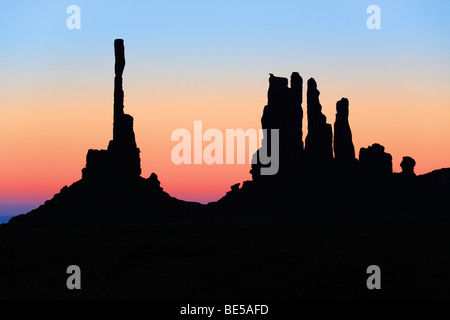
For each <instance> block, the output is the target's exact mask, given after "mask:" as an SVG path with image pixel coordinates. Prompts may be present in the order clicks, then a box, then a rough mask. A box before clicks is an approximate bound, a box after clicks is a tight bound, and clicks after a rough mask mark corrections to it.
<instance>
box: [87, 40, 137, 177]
mask: <svg viewBox="0 0 450 320" xmlns="http://www.w3.org/2000/svg"><path fill="white" fill-rule="evenodd" d="M114 53H115V59H116V62H115V68H114V69H115V77H114V124H113V139H112V140H111V141H110V142H109V145H108V149H107V150H93V149H90V150H89V151H88V153H87V156H86V167H85V168H84V169H83V170H82V177H83V178H84V179H87V178H102V179H104V178H106V177H139V176H140V174H141V160H140V158H139V152H140V151H139V148H137V146H136V139H135V136H134V131H133V117H132V116H130V115H128V114H125V113H124V111H123V109H124V105H123V96H124V94H123V89H122V81H123V80H122V74H123V70H124V68H125V49H124V46H123V40H122V39H116V40H115V41H114Z"/></svg>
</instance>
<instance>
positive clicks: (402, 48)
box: [0, 0, 450, 215]
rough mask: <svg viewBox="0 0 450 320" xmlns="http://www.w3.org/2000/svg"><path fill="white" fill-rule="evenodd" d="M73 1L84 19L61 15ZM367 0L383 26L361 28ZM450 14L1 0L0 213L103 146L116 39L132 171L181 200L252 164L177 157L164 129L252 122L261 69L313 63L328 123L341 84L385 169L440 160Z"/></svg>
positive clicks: (400, 5) (263, 86) (108, 133)
mask: <svg viewBox="0 0 450 320" xmlns="http://www.w3.org/2000/svg"><path fill="white" fill-rule="evenodd" d="M71 4H76V5H78V6H79V7H80V9H81V29H80V30H69V29H68V28H67V27H66V19H67V17H68V16H69V15H68V14H67V13H66V9H67V7H68V6H69V5H71ZM371 4H376V5H378V6H379V7H380V9H381V29H380V30H369V29H368V28H367V27H366V20H367V18H368V17H369V14H367V13H366V8H367V7H368V6H369V5H371ZM449 12H450V4H448V2H447V1H393V0H390V1H375V0H371V1H361V0H353V1H339V2H337V1H300V0H295V1H280V0H278V1H262V0H258V1H242V0H241V1H211V0H210V1H158V2H154V1H120V2H119V1H70V2H69V1H10V2H8V3H2V5H1V10H0V30H1V35H2V37H1V45H0V150H1V156H0V215H6V214H17V213H24V212H26V211H27V210H29V209H30V208H32V207H35V206H37V205H39V204H41V203H43V202H44V201H45V200H47V199H50V198H51V197H52V196H53V195H54V194H55V193H57V192H58V191H59V190H60V189H61V188H62V187H63V186H64V185H70V184H71V183H72V182H74V181H76V180H78V179H80V178H81V169H82V168H83V167H84V165H85V156H86V152H87V150H88V149H104V148H106V147H107V145H108V141H109V140H110V139H111V138H112V111H113V110H112V105H113V76H114V69H113V65H114V50H113V41H114V39H115V38H123V39H124V41H125V56H126V61H127V62H126V67H125V72H124V90H125V112H126V113H129V114H131V115H132V116H133V117H134V119H135V133H136V140H137V143H138V146H139V148H140V149H141V166H142V175H143V176H144V177H148V176H149V175H150V174H151V173H152V172H155V173H157V174H158V177H159V179H160V181H161V185H162V187H163V188H164V190H165V191H167V192H169V193H170V194H171V195H173V196H175V197H178V198H180V199H185V200H195V201H200V202H208V201H214V200H217V199H219V198H220V197H222V196H223V195H224V194H225V192H226V191H228V190H229V187H230V186H231V185H232V184H234V183H236V182H242V181H244V180H247V179H250V178H251V176H250V174H249V173H248V172H249V170H250V166H249V165H248V164H246V165H212V166H208V165H180V166H176V165H174V164H173V163H172V162H171V159H170V152H171V149H172V147H173V146H174V145H175V144H176V143H175V142H172V141H170V136H171V133H172V131H173V130H175V129H177V128H187V129H189V130H191V131H192V130H193V121H194V120H202V121H203V128H204V130H205V129H208V128H218V129H220V130H223V132H225V129H226V128H230V129H234V128H243V129H248V128H255V129H259V128H260V126H261V124H260V118H261V115H262V111H263V107H264V105H265V104H266V102H267V98H266V97H267V88H268V76H269V73H273V74H275V75H277V76H285V77H289V76H290V74H291V72H292V71H298V72H299V73H300V75H301V76H302V77H303V79H304V83H305V84H306V80H307V79H308V78H310V77H314V78H315V79H316V81H317V82H318V89H319V90H320V91H321V95H320V99H321V103H322V106H323V113H324V114H325V115H326V116H327V120H328V123H334V118H335V113H336V112H335V106H336V101H337V100H339V99H341V97H346V98H348V99H349V101H350V126H351V129H352V133H353V141H354V144H355V149H356V152H357V153H358V151H359V148H361V147H367V146H368V145H371V144H372V143H374V142H377V143H380V144H382V145H384V146H385V148H386V151H387V152H389V153H391V154H392V156H393V165H394V171H400V166H399V164H400V162H401V160H402V157H403V156H406V155H409V156H412V157H413V158H414V159H416V162H417V165H416V173H418V174H422V173H426V172H429V171H432V170H434V169H438V168H442V167H450V126H449V120H450V90H449V85H450V64H449V57H450V19H448V15H449ZM304 92H306V88H305V87H304ZM303 108H304V111H305V117H304V118H306V103H304V105H303ZM305 134H306V121H304V136H303V138H305Z"/></svg>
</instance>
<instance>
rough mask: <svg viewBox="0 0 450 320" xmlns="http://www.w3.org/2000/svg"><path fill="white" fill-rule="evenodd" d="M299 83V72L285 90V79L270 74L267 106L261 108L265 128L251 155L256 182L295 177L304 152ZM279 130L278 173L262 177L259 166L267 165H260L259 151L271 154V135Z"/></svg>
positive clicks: (252, 172) (300, 86)
mask: <svg viewBox="0 0 450 320" xmlns="http://www.w3.org/2000/svg"><path fill="white" fill-rule="evenodd" d="M302 84H303V80H302V78H301V77H300V75H299V74H298V72H293V73H292V75H291V87H290V88H289V87H288V79H287V78H281V77H276V76H274V75H273V74H270V77H269V90H268V93H267V100H268V101H267V105H266V106H265V107H264V111H263V115H262V118H261V125H262V128H263V129H266V130H267V131H265V134H264V137H263V143H262V148H267V149H268V150H263V149H261V150H258V151H257V152H256V153H255V155H254V156H253V159H254V161H252V162H253V164H252V169H251V171H250V173H251V174H252V178H253V180H255V181H258V180H259V181H260V180H261V179H262V178H263V179H264V180H278V181H285V182H286V181H289V180H292V179H293V178H294V177H297V178H298V175H299V172H300V171H299V170H300V166H299V163H300V161H301V153H302V150H303V140H302V119H303V110H302V100H303V95H302ZM272 129H278V130H279V159H280V160H279V170H278V173H277V174H276V175H275V176H261V167H264V166H268V165H269V164H266V165H265V164H263V163H261V159H260V156H259V154H260V152H261V151H262V150H263V151H264V154H267V155H271V152H272V150H271V140H270V139H271V132H270V130H272Z"/></svg>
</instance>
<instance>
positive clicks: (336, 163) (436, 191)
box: [8, 39, 450, 227]
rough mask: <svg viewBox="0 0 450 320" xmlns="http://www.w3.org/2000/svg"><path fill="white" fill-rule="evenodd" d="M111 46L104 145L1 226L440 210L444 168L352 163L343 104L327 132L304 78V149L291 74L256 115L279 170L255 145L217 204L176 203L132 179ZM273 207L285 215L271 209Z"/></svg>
mask: <svg viewBox="0 0 450 320" xmlns="http://www.w3.org/2000/svg"><path fill="white" fill-rule="evenodd" d="M114 49H115V50H114V51H115V59H116V61H115V78H114V126H113V139H112V140H111V141H110V142H109V145H108V148H107V149H106V150H92V149H91V150H89V151H88V153H87V156H86V167H85V168H84V169H83V170H82V179H81V180H79V181H77V182H75V183H73V184H72V185H71V186H70V187H67V186H65V187H63V188H62V189H61V191H60V193H58V194H56V195H55V196H54V197H53V199H51V200H49V201H46V202H45V203H44V204H43V205H41V206H40V207H39V208H37V209H35V210H32V211H31V212H29V213H28V214H26V215H20V216H17V217H14V218H12V219H11V220H10V222H9V223H8V227H54V226H66V227H74V226H83V225H110V224H136V223H147V222H157V221H177V220H178V219H183V218H189V219H190V218H204V217H213V216H215V215H220V214H224V215H229V216H233V215H238V216H239V215H260V214H274V213H275V214H277V213H283V212H290V213H292V212H295V213H302V212H311V211H326V212H335V211H340V210H354V211H356V212H358V211H361V210H365V211H370V210H393V209H394V210H397V209H400V210H423V209H430V208H435V209H436V210H445V209H447V208H448V200H447V198H448V197H447V194H448V192H449V190H450V187H449V181H450V179H449V176H450V173H449V172H450V169H442V170H440V171H436V172H433V173H431V174H427V175H422V176H419V177H417V176H416V174H415V173H414V166H415V161H414V159H413V158H411V157H409V156H405V157H404V158H403V161H402V163H401V167H402V172H401V173H393V171H392V156H391V155H390V154H389V153H386V151H385V149H384V147H383V146H382V145H380V144H378V143H374V144H373V145H371V146H368V147H367V148H361V150H360V151H359V160H358V159H356V157H355V149H354V145H353V141H352V132H351V129H350V124H349V119H348V117H349V101H348V99H346V98H342V99H341V100H340V101H338V102H337V103H336V120H335V123H334V136H333V130H332V126H331V124H329V123H327V118H326V116H325V115H324V114H323V113H322V106H321V104H320V101H319V95H320V92H319V90H318V86H317V83H316V81H315V80H314V79H313V78H311V79H309V80H308V82H307V91H306V92H307V96H306V100H307V119H308V134H307V136H306V139H305V144H303V139H302V135H303V134H302V132H303V129H302V119H303V109H302V103H303V79H302V78H301V76H300V75H299V73H297V72H294V73H292V75H291V79H290V84H291V86H290V87H289V86H288V79H286V78H281V77H276V76H274V75H272V74H271V75H270V78H269V90H268V95H267V96H268V104H267V105H266V106H265V108H264V112H263V115H262V118H261V124H262V128H263V129H278V130H279V170H278V172H277V173H276V174H275V175H264V174H262V173H261V172H262V171H261V170H262V169H263V168H264V167H267V166H270V163H269V164H263V163H262V161H260V160H261V159H260V152H261V150H262V149H261V150H258V151H257V152H256V153H255V155H254V156H253V157H254V159H255V160H256V161H254V163H253V164H252V168H251V170H250V172H251V174H252V181H244V183H243V185H242V187H240V184H239V183H238V184H235V185H233V186H232V188H231V191H230V192H228V193H227V194H226V195H225V196H224V197H223V198H222V199H220V200H219V201H218V202H216V203H210V204H208V205H206V206H204V205H201V204H198V203H193V202H186V201H181V200H178V199H175V198H173V197H171V196H170V195H169V194H167V193H166V192H164V191H163V189H162V188H161V186H160V182H159V181H158V178H157V175H156V174H155V173H152V174H151V176H150V177H149V178H147V179H145V178H143V177H141V176H140V174H141V167H140V157H139V153H140V151H139V148H138V147H137V145H136V140H135V135H134V131H133V117H132V116H130V115H128V114H125V113H124V105H123V100H124V93H123V89H122V74H123V70H124V67H125V53H124V45H123V40H122V39H116V40H115V42H114ZM266 132H269V131H266ZM264 140H266V142H267V144H264V143H263V148H268V150H264V152H265V153H264V154H269V155H270V154H271V152H272V151H271V143H270V141H268V140H270V135H267V136H265V137H264ZM333 151H334V152H333ZM333 153H334V154H333ZM280 204H282V206H283V207H284V208H286V209H287V208H289V210H281V212H280Z"/></svg>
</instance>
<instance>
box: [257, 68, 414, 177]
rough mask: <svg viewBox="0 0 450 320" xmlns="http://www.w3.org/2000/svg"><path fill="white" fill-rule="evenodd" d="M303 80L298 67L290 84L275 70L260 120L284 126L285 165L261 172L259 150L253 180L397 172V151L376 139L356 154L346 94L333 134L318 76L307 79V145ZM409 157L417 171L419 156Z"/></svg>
mask: <svg viewBox="0 0 450 320" xmlns="http://www.w3.org/2000/svg"><path fill="white" fill-rule="evenodd" d="M302 84H303V80H302V78H301V77H300V75H299V74H298V73H297V72H293V73H292V75H291V87H290V88H289V87H288V79H286V78H281V77H275V76H274V75H272V74H271V75H270V78H269V90H268V103H267V105H266V106H265V107H264V111H263V116H262V119H261V124H262V128H263V129H275V128H276V129H279V132H280V133H279V136H280V147H279V148H280V150H279V155H280V156H279V159H280V160H279V163H280V169H279V171H278V173H277V174H276V175H275V176H276V177H273V176H263V175H261V174H260V168H261V167H262V166H264V165H263V164H262V163H261V161H260V160H259V153H260V152H261V151H260V150H258V151H257V152H256V153H255V155H254V157H256V159H257V160H258V161H256V163H255V164H253V165H252V169H251V171H250V173H251V174H252V179H253V181H256V182H257V181H264V180H266V181H271V182H273V181H274V180H278V181H279V182H283V183H288V184H289V182H292V181H294V183H298V181H299V179H302V178H303V179H307V178H308V177H310V178H322V177H329V176H330V175H339V174H346V175H349V174H350V175H354V174H360V175H362V176H366V177H375V178H378V177H383V176H384V177H385V176H388V175H390V174H392V173H393V172H392V156H391V155H390V154H389V153H386V152H385V151H384V147H383V146H381V145H379V144H377V143H375V144H373V145H372V146H369V147H368V148H361V150H360V153H359V161H358V160H357V159H356V157H355V148H354V145H353V141H352V132H351V129H350V124H349V121H348V116H349V101H348V99H346V98H342V99H341V100H339V101H338V102H337V103H336V121H335V123H334V139H333V132H332V127H331V124H328V123H327V118H326V116H325V115H324V114H323V113H322V106H321V104H320V101H319V95H320V92H319V90H318V89H317V83H316V81H315V80H314V79H313V78H311V79H309V80H308V84H307V85H308V87H307V117H308V134H307V136H306V139H305V144H304V147H303V140H302V119H303V109H302V102H303V95H302ZM268 131H269V130H268ZM268 131H266V132H268ZM264 139H270V134H267V136H265V137H264ZM265 145H267V148H269V149H270V143H267V144H263V147H264V146H265ZM333 150H334V157H333ZM269 154H270V150H269ZM405 159H406V160H404V163H405V166H404V167H405V168H407V169H406V171H405V170H404V171H405V172H409V174H414V165H415V162H414V160H413V159H412V158H410V157H405ZM402 168H403V166H402Z"/></svg>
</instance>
